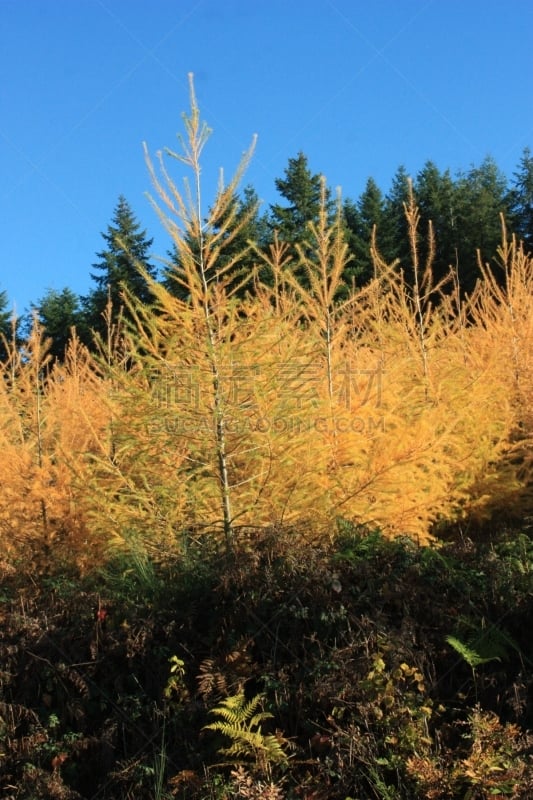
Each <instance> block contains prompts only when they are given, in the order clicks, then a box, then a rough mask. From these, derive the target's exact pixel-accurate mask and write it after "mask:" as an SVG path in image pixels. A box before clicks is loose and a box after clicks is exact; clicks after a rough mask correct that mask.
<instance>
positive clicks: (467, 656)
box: [446, 636, 500, 670]
mask: <svg viewBox="0 0 533 800" xmlns="http://www.w3.org/2000/svg"><path fill="white" fill-rule="evenodd" d="M446 641H447V642H448V644H449V645H450V646H451V647H453V649H454V650H455V652H456V653H459V655H460V656H461V658H463V659H464V660H465V661H466V663H467V664H468V666H469V667H470V669H472V670H474V669H475V668H476V667H479V666H480V665H481V664H487V663H488V662H489V661H500V657H499V656H497V655H488V656H482V655H481V653H479V652H478V651H477V650H474V648H473V647H470V646H469V645H467V644H465V642H461V640H460V639H456V637H455V636H447V637H446Z"/></svg>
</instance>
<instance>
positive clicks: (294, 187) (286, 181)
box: [270, 152, 331, 280]
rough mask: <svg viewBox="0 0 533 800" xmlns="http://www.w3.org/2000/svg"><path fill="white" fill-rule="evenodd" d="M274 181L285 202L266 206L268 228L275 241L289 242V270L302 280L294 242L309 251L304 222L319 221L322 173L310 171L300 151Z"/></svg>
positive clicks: (302, 275) (307, 234) (305, 157)
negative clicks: (268, 221)
mask: <svg viewBox="0 0 533 800" xmlns="http://www.w3.org/2000/svg"><path fill="white" fill-rule="evenodd" d="M275 185H276V189H277V190H278V192H279V194H280V195H281V196H282V197H283V198H284V199H285V200H286V201H287V203H288V205H281V204H279V203H275V204H273V205H271V206H270V228H271V230H272V232H274V231H276V232H277V236H278V238H279V241H281V242H285V243H287V244H288V245H289V249H288V255H289V256H290V257H291V259H292V270H293V271H294V272H295V274H298V277H300V278H302V279H304V280H305V274H304V272H303V271H302V270H301V269H299V268H298V261H299V257H298V252H297V245H300V246H301V247H303V248H304V249H305V251H306V252H308V253H309V254H310V249H309V247H306V243H307V241H308V239H309V231H308V226H309V224H310V223H314V224H315V225H316V224H317V223H318V221H319V217H320V198H321V191H322V189H321V185H322V176H321V175H320V174H313V173H312V172H311V170H310V169H309V165H308V160H307V156H305V155H304V154H303V153H302V152H300V153H298V155H297V156H296V158H289V163H288V165H287V168H286V169H285V177H284V178H277V179H276V181H275ZM328 204H329V192H328ZM329 208H331V205H329Z"/></svg>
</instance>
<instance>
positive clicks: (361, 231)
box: [343, 178, 390, 283]
mask: <svg viewBox="0 0 533 800" xmlns="http://www.w3.org/2000/svg"><path fill="white" fill-rule="evenodd" d="M343 210H344V218H345V222H346V227H347V229H348V235H347V237H346V239H347V242H348V246H349V249H350V252H351V254H352V255H353V257H354V264H353V266H352V267H351V269H350V271H351V273H352V274H353V275H354V277H356V278H357V280H358V281H359V282H361V283H367V282H368V281H369V280H370V279H371V278H372V277H373V261H372V256H371V254H370V244H371V241H372V231H373V229H374V226H376V227H377V241H378V246H379V248H380V250H381V249H385V250H390V243H387V242H386V229H385V230H384V228H385V225H384V210H385V200H384V197H383V193H382V191H381V189H380V188H379V186H378V185H377V183H376V181H375V180H374V179H373V178H369V179H368V180H367V182H366V186H365V189H364V191H363V194H362V195H361V196H360V198H359V200H358V201H357V203H354V202H353V201H351V200H346V201H345V202H344V209H343ZM345 277H346V278H348V277H350V276H348V275H347V276H345Z"/></svg>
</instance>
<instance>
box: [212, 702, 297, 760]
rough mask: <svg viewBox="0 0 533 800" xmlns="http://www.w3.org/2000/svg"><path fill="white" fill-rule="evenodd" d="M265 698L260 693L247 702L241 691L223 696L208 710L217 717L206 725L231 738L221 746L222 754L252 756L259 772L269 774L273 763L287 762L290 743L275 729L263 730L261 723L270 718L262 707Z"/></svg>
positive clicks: (270, 715)
mask: <svg viewBox="0 0 533 800" xmlns="http://www.w3.org/2000/svg"><path fill="white" fill-rule="evenodd" d="M264 699H265V698H264V695H263V694H257V695H255V697H252V699H251V700H248V701H247V700H246V697H245V695H244V692H239V693H238V694H235V695H232V696H230V697H226V698H225V699H224V700H223V701H222V702H221V703H220V704H219V705H218V706H217V707H216V708H213V709H211V712H210V713H211V714H213V715H215V716H217V717H219V719H218V720H217V721H216V722H211V723H209V724H208V725H206V726H205V727H206V728H207V729H209V730H212V731H218V732H219V733H222V734H224V736H227V737H228V738H229V739H230V740H231V744H230V745H229V746H227V747H221V748H220V752H221V753H223V754H224V755H227V756H236V757H237V758H244V759H252V760H253V761H254V762H255V766H256V767H257V768H258V769H259V770H260V771H261V772H262V773H264V774H267V775H270V773H271V769H272V765H273V764H286V763H287V760H288V755H287V752H286V749H287V748H288V747H289V742H288V740H287V739H285V737H284V736H282V735H281V734H280V733H278V732H276V733H275V734H270V733H269V734H265V733H263V731H262V727H261V726H262V724H263V723H264V722H265V721H266V720H268V719H271V718H272V714H270V713H269V712H268V711H264V710H262V706H263V703H264Z"/></svg>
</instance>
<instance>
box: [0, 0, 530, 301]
mask: <svg viewBox="0 0 533 800" xmlns="http://www.w3.org/2000/svg"><path fill="white" fill-rule="evenodd" d="M532 36H533V4H532V3H531V0H372V2H369V0H364V1H363V0H0V175H1V181H0V224H1V232H2V237H1V241H2V247H1V254H2V259H1V263H0V289H5V290H6V291H7V293H8V297H9V301H10V304H11V305H12V304H16V308H17V311H18V312H19V313H22V312H24V310H25V309H26V308H27V307H28V306H29V304H30V302H31V301H36V300H37V299H39V298H40V297H42V295H43V294H44V292H45V291H46V289H47V288H48V287H51V288H54V289H62V288H63V287H64V286H69V287H70V288H71V289H73V290H74V291H76V292H78V293H82V294H83V293H86V292H87V291H88V289H89V288H90V286H91V281H90V278H89V273H90V271H91V265H92V264H93V263H94V261H95V260H96V258H95V254H96V252H97V251H99V250H101V249H102V246H103V240H102V238H101V233H102V232H103V231H105V230H106V228H107V225H108V224H109V222H110V221H111V218H112V214H113V210H114V208H115V206H116V202H117V199H118V196H119V195H120V194H124V195H125V197H126V198H127V200H128V201H129V203H130V204H131V206H132V208H133V210H134V212H135V214H136V216H137V217H138V219H139V221H140V222H141V223H142V225H143V226H144V227H145V228H147V230H148V233H149V234H150V235H151V236H153V237H154V239H155V241H154V252H155V253H158V254H160V255H165V253H166V250H167V249H168V242H167V239H166V237H165V235H164V234H163V233H162V232H161V230H160V226H159V223H158V221H157V219H156V217H155V215H154V213H153V212H152V210H151V208H150V206H149V203H148V201H147V199H146V198H145V192H147V191H150V188H151V187H150V181H149V177H148V174H147V171H146V167H145V164H144V160H143V155H142V142H143V141H146V142H147V143H148V146H149V147H150V149H151V151H152V152H155V151H156V150H158V149H159V148H162V147H164V146H169V147H174V146H175V145H176V139H175V135H176V133H177V132H178V131H181V112H182V111H184V110H186V109H187V108H188V87H187V73H188V72H190V71H192V72H194V73H195V83H196V91H197V95H198V100H199V104H200V107H201V110H202V112H203V116H204V118H205V119H206V121H207V122H208V124H209V125H210V126H211V127H212V128H213V130H214V133H213V135H212V138H211V141H210V143H209V145H208V147H207V149H206V152H205V155H206V158H205V162H204V174H205V178H206V186H207V187H208V188H209V189H211V188H212V187H213V185H214V181H215V179H216V177H217V174H218V169H219V167H222V166H223V167H224V168H225V170H226V172H227V173H228V174H229V172H231V170H233V168H234V167H235V165H236V163H237V162H238V160H239V158H240V155H241V153H242V152H243V150H245V149H246V147H247V146H248V145H249V143H250V141H251V138H252V135H253V134H254V133H257V134H258V137H259V138H258V145H257V151H256V155H255V158H254V161H253V163H252V166H251V168H250V170H249V172H248V174H247V177H246V180H245V182H249V183H251V184H253V185H254V186H255V188H256V190H257V192H258V193H259V196H260V197H261V198H262V199H263V200H264V201H265V204H268V203H269V202H274V201H275V200H276V199H277V196H276V192H275V187H274V180H275V178H276V177H282V176H283V173H284V169H285V167H286V165H287V161H288V159H289V158H290V157H294V156H295V155H296V154H297V153H298V151H300V150H302V151H303V152H304V153H305V154H306V155H307V156H308V158H309V164H310V167H311V169H312V170H313V171H314V172H321V173H323V174H324V175H325V176H326V178H327V180H328V183H329V185H330V186H332V187H335V186H338V185H341V186H342V190H343V195H344V196H347V197H352V198H354V199H356V198H357V197H358V195H359V194H360V193H361V191H362V190H363V188H364V185H365V182H366V180H367V178H368V177H369V176H372V177H374V178H375V179H376V180H377V182H378V184H379V185H380V186H381V188H382V189H383V190H384V191H386V190H387V189H388V188H389V186H390V182H391V180H392V177H393V175H394V173H395V172H396V170H397V168H398V167H399V166H400V164H403V165H404V166H405V167H406V168H407V170H408V171H409V172H410V173H411V174H412V175H416V173H417V171H418V170H420V169H421V168H422V166H423V164H424V162H425V161H427V160H428V159H431V160H433V161H435V162H436V164H437V165H438V166H439V167H440V168H441V169H445V168H447V167H449V168H450V169H451V170H452V172H453V173H455V172H456V171H458V170H461V169H464V170H466V169H468V168H469V167H470V166H471V165H473V164H479V163H480V162H481V161H482V159H483V158H484V157H485V156H486V155H491V156H493V157H494V159H495V160H496V162H497V164H498V165H499V166H500V168H501V169H502V170H503V172H504V173H505V174H506V175H507V176H508V177H510V176H511V175H512V173H513V171H514V170H515V169H516V166H517V164H518V161H519V159H520V155H521V153H522V150H523V148H524V147H525V146H533V92H532V90H533V59H532V58H531V41H532ZM174 174H175V177H176V178H177V180H178V182H181V175H182V171H181V170H180V169H179V168H178V169H177V171H176V172H175V173H174ZM207 200H209V198H207Z"/></svg>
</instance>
